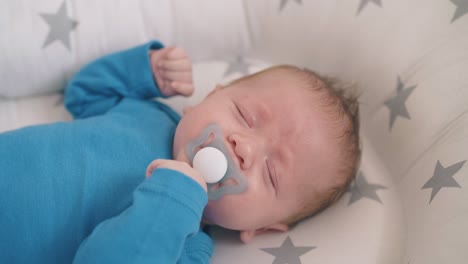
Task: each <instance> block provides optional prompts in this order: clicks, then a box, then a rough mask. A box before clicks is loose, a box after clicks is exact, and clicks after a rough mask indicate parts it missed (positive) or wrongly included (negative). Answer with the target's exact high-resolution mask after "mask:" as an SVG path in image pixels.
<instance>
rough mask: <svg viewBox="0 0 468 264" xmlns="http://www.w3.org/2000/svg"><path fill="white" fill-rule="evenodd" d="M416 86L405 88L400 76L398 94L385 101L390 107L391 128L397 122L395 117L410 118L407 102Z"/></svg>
mask: <svg viewBox="0 0 468 264" xmlns="http://www.w3.org/2000/svg"><path fill="white" fill-rule="evenodd" d="M415 88H416V85H414V86H411V87H408V88H406V89H404V84H403V82H402V81H401V79H400V77H399V76H398V84H397V94H396V95H395V97H393V98H390V99H388V100H387V101H385V103H384V104H385V105H386V106H387V107H388V109H390V128H389V129H390V130H392V127H393V124H394V123H395V119H396V118H397V117H398V116H402V117H405V118H407V119H410V115H409V113H408V110H407V109H406V106H405V102H406V100H407V99H408V97H409V96H410V95H411V93H412V92H413V90H414V89H415Z"/></svg>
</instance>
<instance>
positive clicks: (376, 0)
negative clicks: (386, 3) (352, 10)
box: [356, 0, 382, 15]
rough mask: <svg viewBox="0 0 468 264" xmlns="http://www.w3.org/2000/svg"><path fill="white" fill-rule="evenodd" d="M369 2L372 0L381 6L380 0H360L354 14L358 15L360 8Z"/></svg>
mask: <svg viewBox="0 0 468 264" xmlns="http://www.w3.org/2000/svg"><path fill="white" fill-rule="evenodd" d="M369 2H374V3H375V4H376V5H378V6H380V7H382V0H361V3H359V8H358V11H357V13H356V15H359V13H361V11H362V9H364V7H365V6H366V5H367V4H368V3H369Z"/></svg>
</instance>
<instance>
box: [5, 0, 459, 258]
mask: <svg viewBox="0 0 468 264" xmlns="http://www.w3.org/2000/svg"><path fill="white" fill-rule="evenodd" d="M66 3H67V10H68V13H67V14H68V16H69V17H71V18H72V19H74V20H76V21H78V26H77V27H76V29H75V30H73V31H72V32H71V34H70V37H71V45H70V49H68V48H67V47H66V46H64V45H63V44H62V43H60V42H59V41H55V42H53V43H51V44H50V45H48V46H46V47H43V44H44V43H45V40H46V36H47V34H48V30H49V26H48V25H47V24H46V23H45V22H44V20H43V19H42V18H41V16H40V14H43V13H49V14H51V13H56V12H57V10H58V9H59V7H60V5H61V4H62V0H42V1H32V0H25V1H13V0H6V1H0V32H2V34H1V37H0V97H17V96H26V95H38V94H42V95H40V96H34V97H26V98H21V99H5V98H3V99H0V131H6V130H9V129H14V128H18V127H21V126H25V125H29V124H38V123H48V122H54V121H68V120H70V119H71V118H70V115H69V114H68V113H67V112H66V111H65V109H64V108H63V105H62V104H61V102H60V100H61V95H60V94H53V93H52V94H50V93H49V94H44V93H46V92H53V91H59V90H60V89H62V88H63V87H64V85H65V82H66V81H67V79H68V78H69V77H70V76H71V75H72V74H73V73H74V72H76V70H78V69H79V68H80V67H81V66H82V65H83V64H84V63H87V62H89V61H91V60H93V59H95V58H97V57H99V56H101V55H103V54H106V53H109V52H113V51H117V50H119V49H123V48H127V47H130V46H132V45H135V44H139V43H143V42H145V41H148V40H150V39H160V40H162V41H163V42H165V43H166V44H171V45H172V44H176V45H179V46H182V47H184V48H186V49H187V50H188V52H189V54H190V56H191V57H192V58H194V59H195V65H194V73H195V77H194V78H195V85H196V92H195V94H194V96H193V97H192V98H190V99H183V98H177V97H176V98H171V99H168V100H166V101H167V103H169V104H170V105H171V106H173V107H174V108H175V109H176V110H177V111H178V112H179V113H181V111H182V109H183V107H184V106H186V105H191V104H195V103H197V102H199V101H200V100H202V98H203V97H204V96H206V94H207V93H208V92H209V91H210V90H211V89H213V88H214V87H215V85H216V83H218V82H220V83H226V82H228V81H229V80H230V79H233V78H236V77H239V76H240V74H239V73H235V74H228V75H227V76H225V73H226V72H229V70H228V69H229V68H230V66H229V65H230V64H229V61H232V60H233V59H234V58H235V57H236V56H237V55H244V56H247V57H248V58H249V59H247V62H249V63H250V64H252V65H253V67H250V70H249V72H250V73H251V72H253V71H256V70H259V69H262V68H264V67H266V66H267V65H268V64H267V63H261V62H260V61H269V62H272V63H274V64H276V63H291V64H295V65H299V66H305V67H308V68H311V69H313V70H316V71H318V72H320V73H322V74H327V75H332V76H336V77H339V78H341V79H342V80H344V81H345V82H348V83H356V84H357V85H358V87H359V91H360V92H361V93H362V96H361V99H360V101H361V123H362V127H361V131H362V134H361V137H362V140H363V160H362V166H361V170H360V174H362V175H363V176H364V178H365V180H366V181H367V182H368V183H369V184H371V185H372V186H380V187H379V189H378V190H376V191H375V194H376V195H377V197H378V199H379V200H380V202H379V201H377V200H373V199H370V198H369V197H363V198H362V199H359V200H357V201H355V202H353V203H351V201H352V195H353V193H352V192H348V193H346V194H345V195H344V196H343V198H342V199H341V200H340V201H339V202H338V203H337V204H335V205H334V206H333V207H331V208H329V209H328V210H326V211H325V212H323V213H322V214H320V215H318V216H316V217H314V218H311V219H308V220H306V221H303V222H302V223H300V224H299V225H298V226H297V227H296V228H294V229H293V230H291V231H290V232H288V233H276V234H266V235H261V236H260V237H258V238H255V239H254V240H253V242H252V243H250V244H247V245H243V244H241V243H240V242H239V239H238V234H237V232H230V231H226V230H222V229H218V228H215V229H214V230H213V236H214V239H215V241H216V245H215V253H214V257H213V261H212V262H213V263H276V262H275V261H278V262H279V260H278V259H279V258H277V257H275V256H274V255H272V254H269V253H267V252H266V251H265V250H262V249H265V248H277V247H280V245H281V244H283V242H284V241H286V239H287V238H288V237H289V238H290V239H291V241H292V243H293V244H294V245H295V246H296V247H315V248H314V249H312V250H309V251H307V252H306V253H304V254H303V255H301V256H300V258H298V260H297V261H296V263H297V262H298V261H300V262H301V263H332V264H333V263H337V264H338V263H369V264H371V263H372V264H374V263H379V264H380V263H383V264H393V263H405V264H406V263H411V264H419V263H425V264H438V263H455V264H461V263H466V260H467V259H468V251H466V245H468V236H466V234H468V210H467V209H468V203H467V201H468V163H463V161H466V160H468V151H467V149H468V137H467V136H466V135H468V115H467V112H468V108H467V105H468V74H467V69H468V1H466V0H458V1H455V0H453V1H450V0H430V1H427V0H413V1H407V0H393V1H389V0H381V1H371V0H353V1H329V0H320V1H295V0H289V1H287V0H252V1H250V0H244V1H229V0H226V1H216V0H204V1H188V0H185V1H184V0H174V1H169V0H159V1H153V0H138V1H137V0H135V1H130V0H128V1H111V0H104V1H90V0H89V1H83V0H80V1H76V0H70V1H67V2H66ZM379 3H380V4H379ZM253 58H254V59H253ZM398 80H400V81H401V83H402V86H401V88H402V89H403V90H405V89H409V88H411V87H413V90H412V92H411V93H410V94H409V96H408V97H407V99H406V100H405V102H404V104H403V106H404V107H405V108H406V110H407V112H408V116H409V118H406V117H404V116H402V115H401V113H400V115H396V118H395V120H394V122H393V123H392V122H391V115H392V113H391V111H392V110H391V108H390V107H389V106H388V105H387V103H388V102H389V100H390V101H391V100H392V98H394V97H395V96H396V95H397V94H398V89H397V87H398ZM57 102H58V103H57ZM400 110H401V109H400ZM462 163H463V165H462V166H461V168H459V169H458V170H456V172H455V173H454V174H453V175H449V176H445V178H447V177H451V178H453V180H455V181H456V183H457V184H458V185H459V187H443V188H441V189H440V190H439V191H438V192H437V194H435V196H434V197H433V198H432V199H431V192H433V191H434V189H433V188H423V186H425V185H426V184H429V185H431V184H432V185H434V182H430V179H431V178H433V176H434V175H437V174H438V173H439V172H440V171H439V172H438V171H437V169H436V168H438V167H437V166H438V164H441V166H442V167H443V168H448V167H450V166H452V165H456V164H462ZM445 178H444V179H445ZM443 181H444V180H439V183H441V182H442V183H443ZM291 261H293V260H291Z"/></svg>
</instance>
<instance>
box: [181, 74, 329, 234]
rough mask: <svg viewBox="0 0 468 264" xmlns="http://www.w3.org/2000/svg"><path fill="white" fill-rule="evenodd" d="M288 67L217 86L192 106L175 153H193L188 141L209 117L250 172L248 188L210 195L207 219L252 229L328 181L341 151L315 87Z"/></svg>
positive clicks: (279, 217)
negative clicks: (333, 139) (288, 71)
mask: <svg viewBox="0 0 468 264" xmlns="http://www.w3.org/2000/svg"><path fill="white" fill-rule="evenodd" d="M298 85H303V84H302V83H301V82H299V81H298V80H295V79H293V78H291V77H289V76H287V75H283V76H278V74H276V75H274V74H268V75H265V76H261V77H255V78H254V79H249V80H247V81H245V82H240V83H236V84H233V85H232V86H229V87H228V88H220V87H218V88H217V89H215V90H214V91H213V92H212V93H211V94H210V95H209V96H208V97H207V98H205V100H203V101H202V102H201V103H200V104H198V105H196V106H193V107H190V108H189V109H186V111H185V112H184V115H183V117H182V119H181V121H180V123H179V125H178V127H177V130H176V134H175V138H174V146H173V156H174V158H176V159H178V160H182V161H187V157H186V155H185V154H184V153H185V152H184V150H185V146H186V144H187V143H188V142H189V141H191V140H192V139H194V138H197V137H198V136H199V134H200V132H201V131H202V130H203V128H205V127H206V126H207V125H208V124H210V123H216V124H218V125H219V126H220V127H221V128H222V130H223V134H224V137H225V139H224V140H225V145H226V147H227V150H228V152H229V154H230V155H231V158H232V159H233V161H234V162H235V163H236V165H237V166H238V168H239V169H240V171H241V172H242V173H243V174H244V175H245V176H246V178H247V182H248V184H247V186H248V187H247V190H246V191H245V192H243V193H241V194H237V195H225V196H223V197H222V198H221V199H219V200H216V201H214V200H213V201H209V202H208V205H207V206H206V208H205V211H204V216H203V221H204V222H206V223H211V224H216V225H219V226H222V227H225V228H229V229H234V230H254V229H258V228H262V227H266V226H268V225H271V224H275V223H281V222H282V221H283V220H284V219H286V218H287V217H289V216H290V215H292V214H293V213H295V212H297V211H299V210H300V209H301V205H302V202H301V201H303V200H304V199H306V198H305V197H307V196H308V197H310V195H312V197H313V195H314V193H315V192H317V191H318V190H322V189H323V188H327V187H328V186H329V182H330V181H329V180H328V179H327V177H329V176H327V175H330V173H331V171H332V168H333V167H334V166H333V164H332V163H331V162H330V160H331V159H333V156H336V155H337V151H336V148H335V147H331V146H330V144H328V142H330V141H331V140H330V139H329V138H328V137H327V128H326V125H325V121H324V120H325V118H323V113H322V112H321V110H320V109H321V107H320V106H319V105H318V104H314V101H317V99H316V98H314V96H313V95H312V93H311V92H310V91H307V90H306V89H305V88H303V87H296V86H298Z"/></svg>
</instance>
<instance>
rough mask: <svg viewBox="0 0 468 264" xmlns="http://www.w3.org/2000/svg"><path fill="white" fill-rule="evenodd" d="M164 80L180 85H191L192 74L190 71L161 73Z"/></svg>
mask: <svg viewBox="0 0 468 264" xmlns="http://www.w3.org/2000/svg"><path fill="white" fill-rule="evenodd" d="M162 74H163V76H164V78H165V79H167V80H171V81H173V82H180V83H192V72H191V71H165V70H163V71H162Z"/></svg>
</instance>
